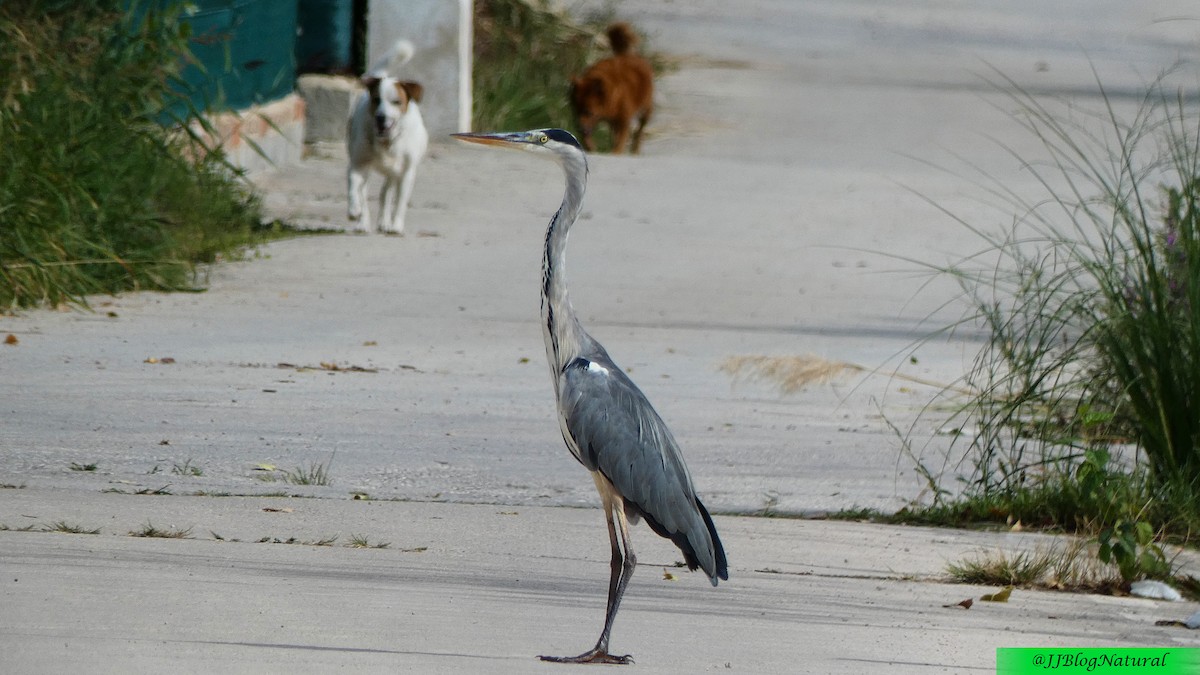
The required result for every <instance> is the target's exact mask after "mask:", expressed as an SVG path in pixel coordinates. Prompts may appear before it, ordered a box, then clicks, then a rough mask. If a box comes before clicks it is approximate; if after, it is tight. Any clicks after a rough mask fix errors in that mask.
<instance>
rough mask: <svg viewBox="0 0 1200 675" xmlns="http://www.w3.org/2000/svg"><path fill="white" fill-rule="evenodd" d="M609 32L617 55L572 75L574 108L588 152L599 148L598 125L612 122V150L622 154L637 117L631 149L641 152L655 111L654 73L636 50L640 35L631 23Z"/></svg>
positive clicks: (623, 24) (610, 29) (612, 28)
mask: <svg viewBox="0 0 1200 675" xmlns="http://www.w3.org/2000/svg"><path fill="white" fill-rule="evenodd" d="M607 33H608V41H609V43H610V44H611V45H612V50H613V55H612V56H610V57H608V58H606V59H602V60H600V61H597V62H596V63H594V64H592V65H591V66H589V67H588V69H587V70H585V71H583V74H582V75H576V76H575V77H573V78H571V108H572V109H573V110H574V111H575V119H576V120H577V121H578V122H579V131H580V132H581V135H582V136H583V147H585V148H587V150H588V152H593V151H595V149H596V148H595V143H593V142H592V132H593V131H595V130H596V124H597V123H598V122H608V125H609V128H611V129H612V134H613V147H612V151H613V152H614V153H617V154H620V152H621V151H622V150H624V148H625V141H626V140H627V139H628V138H629V125H630V123H631V122H632V121H633V119H634V118H637V121H638V125H637V129H636V130H635V131H634V132H633V146H632V147H631V149H630V152H632V153H634V154H637V151H638V148H639V147H640V146H641V144H642V130H643V129H645V128H646V122H647V121H649V120H650V115H651V113H653V112H654V76H653V75H652V74H651V71H650V64H649V63H648V62H647V61H646V59H643V58H642V57H640V56H638V55H637V54H635V53H633V48H634V46H635V45H636V44H637V39H638V38H637V35H636V34H635V33H634V32H633V29H632V28H630V26H629V24H627V23H623V22H622V23H614V24H613V25H611V26H609V27H608V31H607Z"/></svg>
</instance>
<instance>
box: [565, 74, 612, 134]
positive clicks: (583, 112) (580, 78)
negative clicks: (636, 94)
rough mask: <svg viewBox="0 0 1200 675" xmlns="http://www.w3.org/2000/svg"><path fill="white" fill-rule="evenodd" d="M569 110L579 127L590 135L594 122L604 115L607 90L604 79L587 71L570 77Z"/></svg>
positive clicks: (606, 104) (606, 105)
mask: <svg viewBox="0 0 1200 675" xmlns="http://www.w3.org/2000/svg"><path fill="white" fill-rule="evenodd" d="M570 98H571V110H572V111H573V112H574V113H575V119H576V120H577V121H578V122H579V128H580V130H581V131H583V133H584V134H585V135H590V134H591V133H592V130H593V129H595V128H596V123H597V122H599V121H600V120H601V119H603V118H604V116H605V114H606V113H605V110H606V109H607V107H608V103H607V101H608V92H607V90H606V87H605V86H604V80H603V79H601V78H599V77H592V76H590V75H588V74H587V73H584V74H583V75H576V76H575V77H572V78H571V91H570Z"/></svg>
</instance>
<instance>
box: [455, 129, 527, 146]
mask: <svg viewBox="0 0 1200 675" xmlns="http://www.w3.org/2000/svg"><path fill="white" fill-rule="evenodd" d="M450 135H451V136H453V137H455V138H457V139H458V140H460V141H466V142H468V143H479V144H480V145H496V146H500V147H508V148H511V147H514V146H520V145H524V144H527V143H532V142H533V141H531V140H530V134H529V133H528V132H525V131H518V132H512V133H483V134H450Z"/></svg>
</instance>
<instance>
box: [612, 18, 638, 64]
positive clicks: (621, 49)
mask: <svg viewBox="0 0 1200 675" xmlns="http://www.w3.org/2000/svg"><path fill="white" fill-rule="evenodd" d="M605 33H606V34H607V35H608V44H610V45H612V50H613V54H616V55H617V56H620V55H622V54H628V53H629V52H631V51H633V48H634V47H636V46H637V43H638V36H637V33H634V32H633V26H630V25H629V24H627V23H625V22H624V21H620V22H617V23H614V24H613V25H611V26H609V27H608V30H607V31H605Z"/></svg>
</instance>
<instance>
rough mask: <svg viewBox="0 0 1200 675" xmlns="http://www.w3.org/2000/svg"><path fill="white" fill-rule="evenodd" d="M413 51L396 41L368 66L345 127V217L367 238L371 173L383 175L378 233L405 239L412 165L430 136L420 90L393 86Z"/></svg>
mask: <svg viewBox="0 0 1200 675" xmlns="http://www.w3.org/2000/svg"><path fill="white" fill-rule="evenodd" d="M412 55H413V46H412V43H411V42H409V41H408V40H398V41H397V42H396V44H394V45H393V46H392V48H391V49H390V50H388V52H387V53H386V54H384V55H383V56H382V57H380V59H379V60H378V61H376V62H375V63H374V64H372V65H371V69H370V70H369V71H367V73H366V74H365V75H363V77H362V83H363V85H364V86H366V88H367V90H366V91H365V92H363V93H362V94H360V95H359V97H358V100H357V101H355V103H354V108H353V110H352V111H351V112H350V120H349V123H348V124H347V125H346V150H347V152H348V154H349V156H350V167H349V169H348V170H347V171H346V182H347V188H348V192H349V194H348V202H349V205H348V206H349V208H348V215H349V217H350V220H354V221H358V228H357V229H358V230H359V231H361V232H369V231H370V230H371V226H370V214H369V213H368V212H367V174H368V173H369V172H370V169H371V168H374V169H375V170H377V171H379V172H380V173H382V174H383V188H382V189H381V190H380V192H379V211H380V213H379V223H378V230H379V231H380V232H385V233H387V234H403V233H404V213H405V211H407V210H408V201H409V199H410V198H411V197H412V188H413V182H414V181H415V180H416V178H417V165H418V164H420V163H421V158H422V157H424V156H425V150H426V148H427V147H428V145H429V133H428V132H427V131H426V130H425V121H424V120H423V119H421V110H420V109H419V108H418V107H417V101H420V100H421V93H422V92H423V88H422V87H421V85H420V84H418V83H416V82H407V81H400V80H397V79H396V78H395V77H394V76H393V73H394V72H395V70H396V69H397V68H399V67H400V66H402V65H404V64H405V63H407V62H408V60H409V59H411V58H412Z"/></svg>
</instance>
